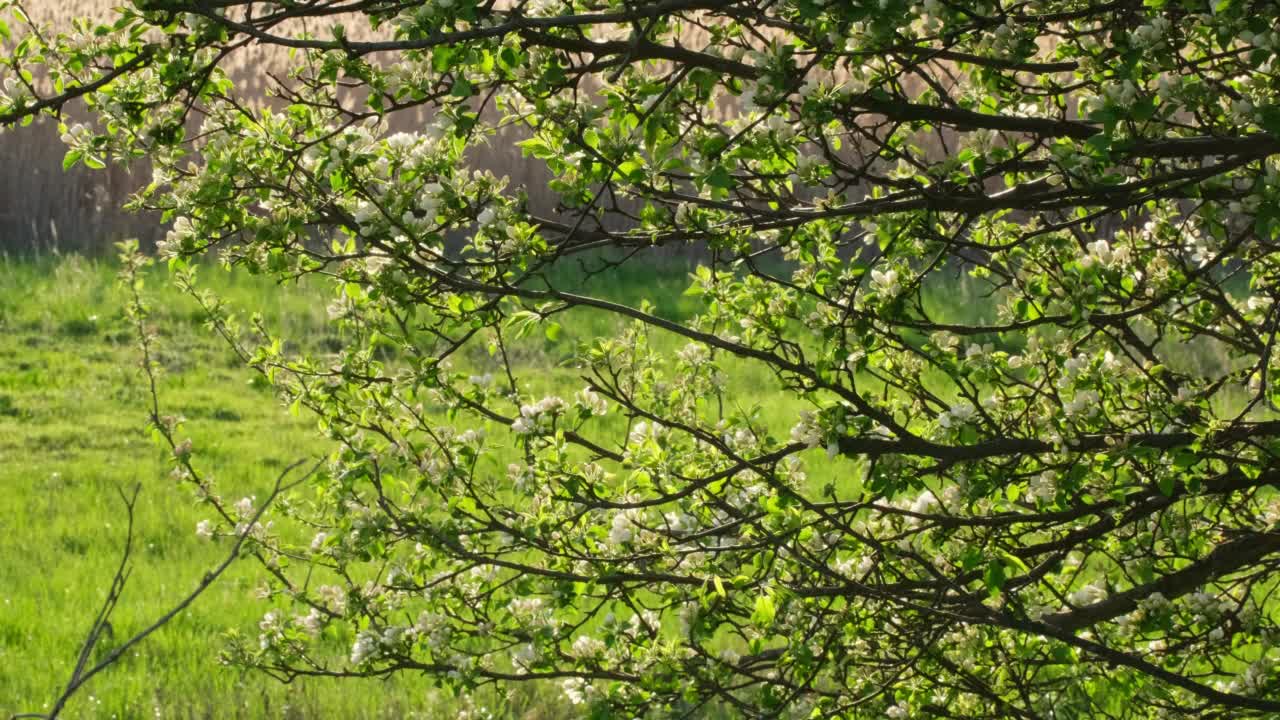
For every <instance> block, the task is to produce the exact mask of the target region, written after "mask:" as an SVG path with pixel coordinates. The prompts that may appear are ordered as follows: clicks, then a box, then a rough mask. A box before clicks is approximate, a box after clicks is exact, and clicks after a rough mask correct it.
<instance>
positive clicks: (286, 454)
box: [0, 258, 449, 718]
mask: <svg viewBox="0 0 1280 720" xmlns="http://www.w3.org/2000/svg"><path fill="white" fill-rule="evenodd" d="M208 280H209V282H210V283H211V284H212V285H213V286H214V287H215V289H216V290H217V291H218V292H219V293H220V294H222V295H224V296H226V297H228V298H229V299H230V300H232V301H234V302H237V303H238V304H241V305H244V306H249V305H252V306H254V307H258V308H261V309H262V310H263V312H264V313H265V314H266V315H267V317H268V319H269V320H270V321H272V323H273V324H274V325H276V326H284V327H286V328H287V329H288V330H289V331H290V332H291V334H294V335H302V336H305V337H309V338H311V339H313V340H316V341H320V340H323V338H324V334H323V333H324V331H323V328H322V324H321V323H322V320H323V317H324V301H323V297H322V296H320V295H319V294H318V293H317V292H314V291H312V292H308V291H307V290H306V289H297V288H277V287H272V286H271V285H270V284H268V283H265V282H262V281H256V280H249V279H245V278H241V277H238V276H235V275H229V274H226V273H209V278H208ZM150 285H151V287H150V293H151V295H152V298H151V302H152V304H153V306H154V308H155V316H154V321H155V324H156V330H157V332H158V333H159V335H160V342H159V345H160V348H161V351H160V356H159V360H160V362H161V364H162V366H163V368H164V373H163V375H162V376H161V378H162V384H163V388H162V399H163V401H164V404H165V406H166V407H165V411H166V412H169V413H174V414H180V415H183V416H185V417H186V418H188V420H189V425H188V428H189V430H190V432H191V434H192V435H193V436H194V437H195V438H196V442H197V443H198V444H199V448H200V451H201V453H200V455H201V457H200V460H201V463H202V465H203V466H204V467H205V468H206V469H207V470H208V471H209V473H211V474H212V475H213V476H214V477H216V478H217V481H218V483H219V485H220V487H221V488H222V489H223V490H224V491H225V492H226V493H227V494H228V495H229V496H231V497H239V496H241V495H247V494H255V493H257V494H259V495H261V494H262V493H264V492H265V491H266V490H267V489H268V488H269V487H270V485H271V482H272V481H273V479H274V477H275V476H276V475H277V474H278V473H279V471H280V470H281V468H282V467H284V466H285V465H287V464H288V463H291V462H292V461H294V460H297V459H299V458H304V457H316V456H319V455H321V454H323V453H325V452H326V450H327V445H326V443H325V442H323V441H322V440H321V439H320V438H319V437H318V435H317V434H316V433H314V432H313V431H312V428H311V424H310V423H309V422H308V421H307V420H306V419H305V418H302V419H295V418H293V417H291V416H289V414H288V413H287V412H285V411H284V409H283V408H281V407H280V405H279V403H277V402H276V400H275V398H274V397H273V394H272V392H271V391H270V390H269V389H262V388H261V387H260V386H258V385H254V384H252V383H251V382H250V380H251V377H250V374H249V372H248V371H247V370H245V369H244V368H242V367H241V366H240V365H239V363H238V361H237V360H236V359H235V358H234V357H233V356H232V355H231V354H230V352H229V351H228V350H227V348H226V347H225V345H224V344H223V343H222V342H221V341H220V340H217V339H215V338H213V337H212V336H211V335H210V333H208V332H207V331H205V330H204V329H202V328H200V327H199V324H198V318H199V313H198V311H197V308H196V306H195V303H194V302H192V301H190V300H189V299H188V298H186V297H185V296H183V295H182V294H181V293H179V292H178V291H176V290H173V289H170V288H168V287H167V284H166V283H165V282H164V281H163V278H162V276H161V275H160V274H159V273H157V276H156V278H155V281H154V282H152V283H151V284H150ZM122 308H123V297H122V296H121V294H120V292H119V290H117V289H116V287H115V284H114V270H113V269H112V268H111V267H109V266H107V265H105V264H98V263H91V262H87V261H83V260H79V259H75V258H73V259H69V260H65V261H62V262H60V263H56V264H51V263H43V264H38V265H35V264H10V263H6V264H0V337H3V338H4V341H3V342H2V343H0V489H2V490H3V501H2V503H0V508H2V512H0V588H3V590H2V591H0V716H4V717H7V716H8V715H9V714H11V713H14V712H20V711H21V712H31V711H36V712H38V711H41V710H42V709H45V708H47V707H48V703H50V702H52V701H53V700H54V698H55V697H56V695H57V693H58V691H59V688H60V687H61V685H62V684H63V683H65V682H66V679H67V676H68V674H69V673H70V669H71V666H72V662H73V659H74V655H75V652H76V650H77V648H78V645H79V643H80V642H81V640H82V639H83V635H84V633H85V631H86V630H87V624H88V622H89V620H90V619H91V618H92V616H93V613H94V612H95V611H96V609H97V607H98V605H99V604H100V603H101V601H102V599H103V597H104V596H105V593H106V588H107V586H108V584H109V583H110V580H111V577H112V574H113V573H114V570H115V565H116V563H117V562H118V553H119V549H120V547H121V546H122V543H123V540H124V532H125V517H124V512H123V504H122V503H121V502H120V499H119V497H118V489H119V488H129V487H132V486H133V485H134V484H135V483H138V484H141V488H142V489H141V494H140V496H139V502H138V509H137V518H136V531H135V543H136V546H135V547H136V549H137V552H136V555H135V558H134V562H133V565H132V574H131V576H130V578H129V584H128V588H127V590H126V594H125V598H124V600H123V602H122V603H121V605H120V608H119V610H118V611H117V613H116V614H115V616H114V617H113V619H112V622H113V625H114V636H115V637H116V638H118V639H123V638H124V637H127V636H129V635H131V634H132V633H134V632H136V631H137V630H139V629H141V628H142V627H144V626H145V625H146V624H148V623H149V622H150V621H151V620H152V619H154V618H155V617H156V616H157V615H159V614H160V613H161V612H163V611H164V610H166V609H167V608H168V607H170V606H172V605H173V604H174V603H176V602H177V601H178V600H179V599H181V597H182V596H184V595H185V594H186V593H187V592H189V591H190V590H191V589H192V588H194V587H195V584H196V583H197V581H198V580H199V578H200V577H201V576H202V574H203V573H204V572H205V571H206V570H208V569H211V568H212V567H214V566H215V565H216V563H217V562H218V561H219V560H220V559H221V558H222V557H223V555H224V553H225V549H224V548H222V547H218V546H216V545H213V544H210V543H203V542H200V541H199V540H198V539H197V537H196V535H195V534H194V532H193V529H194V527H195V523H196V522H197V521H198V520H199V519H200V518H201V517H203V515H202V512H201V511H200V510H199V509H198V508H197V507H196V505H195V503H194V501H193V496H192V494H191V491H190V489H189V488H188V487H185V486H181V485H178V484H177V483H175V482H174V481H172V480H171V479H169V478H168V477H167V476H166V474H167V464H166V462H165V454H164V453H163V452H162V451H161V450H160V449H159V448H158V447H157V446H156V445H155V444H154V443H153V442H152V441H151V439H150V437H149V433H148V432H147V431H146V428H145V417H146V403H147V392H146V387H145V385H144V377H143V376H142V374H141V373H140V371H139V368H138V357H139V356H138V352H137V350H136V347H135V345H134V341H133V335H132V333H131V332H130V331H129V328H128V326H127V324H126V323H125V321H124V317H123V314H122ZM256 570H257V569H256V568H255V567H254V566H253V565H252V564H250V563H243V564H240V565H238V566H235V567H233V569H232V570H231V571H230V572H229V573H228V575H226V576H224V577H223V579H222V580H220V581H219V582H218V583H217V584H216V585H215V586H214V587H213V588H212V589H211V590H210V591H208V592H207V593H206V594H205V595H204V596H202V597H201V598H200V599H199V600H198V601H197V602H196V604H195V605H194V606H193V607H192V608H190V610H189V611H188V612H186V613H184V614H183V615H180V616H179V617H178V618H177V619H176V620H175V621H174V622H172V623H171V624H170V625H169V626H167V627H166V628H164V629H163V630H162V631H160V632H159V633H157V634H156V635H153V636H152V637H151V638H149V639H147V640H146V641H145V642H144V643H142V644H141V645H140V646H138V647H137V648H136V651H135V652H133V653H131V654H130V655H129V656H127V657H126V658H125V661H124V662H122V663H120V665H119V666H117V667H115V668H113V669H111V670H109V671H108V672H106V673H104V674H102V675H100V676H98V677H97V678H95V679H94V680H92V681H91V683H90V685H89V686H87V687H86V689H85V690H84V691H83V692H82V693H81V694H79V695H78V696H77V697H76V699H75V700H73V702H72V703H71V704H70V706H69V712H68V715H67V716H68V717H86V718H88V717H92V718H98V717H102V718H111V717H116V718H138V717H164V718H186V717H191V718H205V717H208V718H260V717H272V718H275V717H308V718H310V717H317V718H319V717H324V718H342V717H352V718H355V717H387V718H393V717H394V718H399V717H414V716H417V717H437V716H438V717H447V716H449V715H448V714H447V713H442V712H437V713H435V714H432V712H431V710H432V709H433V708H436V709H439V708H441V707H447V704H446V705H443V706H442V703H441V701H440V699H439V698H435V697H433V696H432V692H433V691H432V690H431V688H430V686H429V685H427V684H426V683H424V682H422V681H421V680H420V679H418V680H408V679H406V680H399V681H395V682H391V683H384V682H370V683H365V686H364V689H363V690H358V691H355V692H353V686H352V685H351V684H341V685H340V684H338V683H335V682H321V681H309V682H305V683H297V684H294V685H289V686H285V685H281V684H278V683H276V682H275V681H273V680H271V679H269V678H267V677H265V676H262V675H258V674H246V673H243V672H241V671H239V670H237V669H234V668H229V667H223V666H220V665H219V664H218V663H217V655H218V651H219V648H220V646H221V641H220V640H219V636H220V634H221V633H223V632H224V631H226V630H228V629H231V628H252V627H253V624H254V623H256V621H257V619H258V618H260V617H261V614H262V612H263V611H264V607H263V606H262V605H261V604H260V603H258V602H256V601H255V600H254V599H253V593H254V589H255V585H256V583H257V582H258V579H257V578H258V577H259V575H258V572H257V571H256ZM360 687H362V686H361V685H360V684H359V683H356V684H355V688H360ZM375 700H376V701H375Z"/></svg>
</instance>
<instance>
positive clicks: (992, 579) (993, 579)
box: [982, 560, 1009, 595]
mask: <svg viewBox="0 0 1280 720" xmlns="http://www.w3.org/2000/svg"><path fill="white" fill-rule="evenodd" d="M1008 580H1009V578H1008V576H1007V575H1006V574H1005V569H1004V563H1003V562H1001V561H999V560H992V561H990V562H988V563H987V571H986V573H984V574H983V576H982V581H983V582H984V583H985V584H986V586H987V592H988V593H990V594H991V595H996V594H998V593H999V592H1000V589H1001V588H1003V587H1004V584H1005V583H1006V582H1008Z"/></svg>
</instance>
